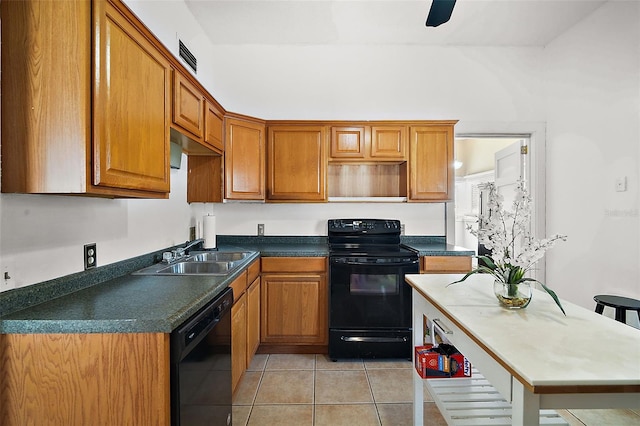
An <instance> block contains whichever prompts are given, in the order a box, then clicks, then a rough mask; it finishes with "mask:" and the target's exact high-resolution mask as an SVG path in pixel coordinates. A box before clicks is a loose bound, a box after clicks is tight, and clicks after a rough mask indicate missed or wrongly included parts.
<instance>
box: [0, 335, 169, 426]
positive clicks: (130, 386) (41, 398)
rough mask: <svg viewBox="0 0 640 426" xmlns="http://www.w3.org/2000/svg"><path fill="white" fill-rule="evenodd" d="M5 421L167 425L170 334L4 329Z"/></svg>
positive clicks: (0, 358)
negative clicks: (15, 332)
mask: <svg viewBox="0 0 640 426" xmlns="http://www.w3.org/2000/svg"><path fill="white" fill-rule="evenodd" d="M0 377H2V379H1V380H0V424H2V425H3V426H12V425H26V424H52V425H53V424H55V425H78V426H84V425H125V424H136V425H169V423H170V421H171V413H170V387H169V379H170V377H169V334H166V333H108V334H107V333H105V334H101V333H95V334H0Z"/></svg>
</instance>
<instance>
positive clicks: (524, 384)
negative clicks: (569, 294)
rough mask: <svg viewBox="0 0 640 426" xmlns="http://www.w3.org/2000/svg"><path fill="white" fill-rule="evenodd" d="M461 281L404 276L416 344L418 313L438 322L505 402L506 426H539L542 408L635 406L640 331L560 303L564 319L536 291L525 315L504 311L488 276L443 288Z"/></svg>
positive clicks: (639, 393) (417, 416)
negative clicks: (508, 417)
mask: <svg viewBox="0 0 640 426" xmlns="http://www.w3.org/2000/svg"><path fill="white" fill-rule="evenodd" d="M460 277H461V275H457V274H453V275H448V274H423V275H406V280H407V282H408V283H409V284H410V285H411V286H412V287H413V335H414V346H418V345H421V344H422V343H423V336H424V333H423V315H426V316H427V317H428V318H429V319H430V320H434V319H437V320H438V322H439V323H440V324H441V325H442V326H443V328H445V329H448V330H449V331H450V334H447V337H448V338H449V340H450V341H451V343H452V344H453V345H455V346H456V347H457V348H458V350H460V352H462V353H463V354H464V355H465V356H466V357H467V358H468V359H469V360H470V361H471V363H472V365H473V367H474V368H476V369H477V370H479V371H480V372H481V373H482V375H483V376H484V377H486V378H487V379H488V380H489V382H490V383H491V384H492V385H493V386H494V387H495V388H496V389H497V390H498V391H499V393H500V394H501V395H502V397H503V398H504V399H505V400H506V401H508V402H510V403H511V405H512V424H514V425H538V424H539V422H540V420H539V418H540V417H539V412H540V409H558V408H590V409H591V408H640V330H638V329H635V328H633V327H631V326H628V325H626V324H623V323H620V322H617V321H614V320H613V319H611V318H608V317H605V316H602V315H598V314H596V313H595V312H593V311H590V310H587V309H584V308H582V307H580V306H577V305H574V304H571V303H569V302H566V301H562V305H563V307H564V309H565V311H566V313H567V316H566V317H565V316H564V315H563V314H562V312H561V311H560V309H558V307H557V306H556V304H555V303H554V302H553V299H551V297H550V296H549V295H548V294H547V293H546V292H542V291H538V290H534V295H533V300H532V301H531V303H530V304H529V306H528V307H527V308H526V309H522V310H508V309H504V308H502V307H500V306H499V305H498V301H497V299H496V298H495V296H494V294H493V279H492V278H491V276H489V275H474V276H472V277H470V278H468V279H467V280H466V281H465V282H463V283H459V284H455V285H452V286H449V287H447V284H449V283H451V282H453V281H456V280H457V279H459V278H460ZM414 377H415V379H414V404H413V405H414V424H415V425H419V426H422V425H423V405H422V403H421V402H422V400H423V386H422V379H421V378H420V376H418V374H417V373H416V374H414ZM450 380H456V379H450Z"/></svg>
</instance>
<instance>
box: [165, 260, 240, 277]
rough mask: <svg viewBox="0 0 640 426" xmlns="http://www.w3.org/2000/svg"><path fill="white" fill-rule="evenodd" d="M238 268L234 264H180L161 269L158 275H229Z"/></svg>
mask: <svg viewBox="0 0 640 426" xmlns="http://www.w3.org/2000/svg"><path fill="white" fill-rule="evenodd" d="M237 266H238V264H237V263H234V262H191V261H187V262H178V263H176V264H174V265H171V266H168V267H166V268H164V269H161V270H159V271H158V272H157V274H181V275H195V274H197V275H207V274H208V275H227V274H228V273H230V272H231V271H233V270H234V269H235V268H236V267H237Z"/></svg>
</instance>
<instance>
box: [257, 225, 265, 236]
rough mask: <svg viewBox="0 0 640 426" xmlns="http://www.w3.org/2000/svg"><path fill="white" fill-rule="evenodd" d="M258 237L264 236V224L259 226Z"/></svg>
mask: <svg viewBox="0 0 640 426" xmlns="http://www.w3.org/2000/svg"><path fill="white" fill-rule="evenodd" d="M258 235H264V223H259V224H258Z"/></svg>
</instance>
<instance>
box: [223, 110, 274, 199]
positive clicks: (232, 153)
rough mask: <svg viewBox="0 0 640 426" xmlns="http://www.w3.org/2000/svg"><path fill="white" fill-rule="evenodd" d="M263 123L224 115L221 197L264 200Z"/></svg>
mask: <svg viewBox="0 0 640 426" xmlns="http://www.w3.org/2000/svg"><path fill="white" fill-rule="evenodd" d="M264 131H265V127H264V124H261V123H254V122H250V121H244V120H237V119H232V118H227V120H226V147H225V159H224V165H225V168H224V196H225V198H227V199H229V200H264V192H265V190H264V181H265V172H264V162H265V160H264V158H265V153H264Z"/></svg>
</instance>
